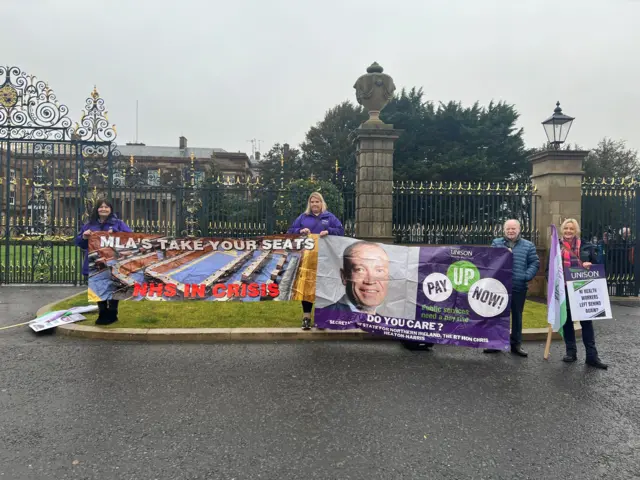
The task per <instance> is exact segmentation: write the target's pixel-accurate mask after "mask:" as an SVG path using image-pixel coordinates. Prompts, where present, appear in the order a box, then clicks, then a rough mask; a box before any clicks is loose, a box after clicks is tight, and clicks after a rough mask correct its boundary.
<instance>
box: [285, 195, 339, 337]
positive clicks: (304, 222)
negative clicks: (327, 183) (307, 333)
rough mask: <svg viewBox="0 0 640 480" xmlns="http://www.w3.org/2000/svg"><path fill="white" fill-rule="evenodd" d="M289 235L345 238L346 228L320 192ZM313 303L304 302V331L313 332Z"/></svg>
mask: <svg viewBox="0 0 640 480" xmlns="http://www.w3.org/2000/svg"><path fill="white" fill-rule="evenodd" d="M287 233H299V234H302V235H308V234H310V233H316V234H318V235H320V236H321V237H324V236H325V235H339V236H344V228H343V227H342V223H340V220H338V219H337V217H336V216H335V215H334V214H333V213H331V212H330V211H328V210H327V204H326V203H325V201H324V198H323V197H322V195H321V194H320V193H319V192H313V193H312V194H311V195H310V196H309V200H308V201H307V209H306V210H305V211H304V213H303V214H302V215H300V216H299V217H298V218H296V220H295V221H294V222H293V225H291V228H289V230H288V231H287ZM312 309H313V303H312V302H305V301H303V302H302V329H303V330H311V310H312Z"/></svg>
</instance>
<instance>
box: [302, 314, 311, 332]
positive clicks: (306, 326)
mask: <svg viewBox="0 0 640 480" xmlns="http://www.w3.org/2000/svg"><path fill="white" fill-rule="evenodd" d="M302 329H303V330H311V319H310V318H307V317H303V318H302Z"/></svg>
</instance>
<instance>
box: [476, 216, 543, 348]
mask: <svg viewBox="0 0 640 480" xmlns="http://www.w3.org/2000/svg"><path fill="white" fill-rule="evenodd" d="M503 230H504V236H503V237H502V238H496V239H495V240H494V241H493V242H492V243H491V246H492V247H495V248H508V249H509V251H511V252H512V253H513V280H512V287H511V339H510V340H511V353H513V354H515V355H518V356H520V357H527V356H528V354H527V352H525V351H524V350H523V349H522V313H523V311H524V303H525V301H526V299H527V290H528V287H529V286H528V283H529V282H530V281H531V280H533V277H535V276H536V273H538V269H539V268H540V258H538V253H537V252H536V247H535V245H534V244H533V243H531V242H530V241H529V240H525V239H524V238H521V237H520V230H521V227H520V222H519V221H518V220H514V219H511V220H507V221H506V222H504V227H503ZM499 351H500V350H495V349H485V350H484V352H485V353H495V352H499Z"/></svg>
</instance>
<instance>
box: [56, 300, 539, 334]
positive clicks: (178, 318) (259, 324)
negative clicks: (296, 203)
mask: <svg viewBox="0 0 640 480" xmlns="http://www.w3.org/2000/svg"><path fill="white" fill-rule="evenodd" d="M83 305H89V303H88V302H87V294H86V293H80V294H78V295H76V296H74V297H72V298H70V299H69V300H65V301H63V302H60V303H57V304H56V305H55V306H53V308H52V310H63V309H65V308H71V307H78V306H83ZM85 316H86V317H87V320H85V321H82V322H78V324H79V325H93V324H94V322H95V320H96V317H97V314H96V313H87V314H85ZM118 319H119V321H118V322H116V323H115V324H113V325H109V326H107V327H105V328H278V327H296V328H297V327H299V326H300V321H301V319H302V307H301V306H300V302H253V303H240V302H232V303H221V302H148V301H142V302H133V301H125V302H120V306H119V313H118ZM546 326H547V306H546V305H545V304H543V303H538V302H532V301H527V303H526V304H525V307H524V325H523V328H544V327H546Z"/></svg>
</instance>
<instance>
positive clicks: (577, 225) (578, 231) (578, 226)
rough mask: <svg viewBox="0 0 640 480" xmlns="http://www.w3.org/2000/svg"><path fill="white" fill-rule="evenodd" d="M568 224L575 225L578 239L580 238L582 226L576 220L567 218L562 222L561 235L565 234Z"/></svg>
mask: <svg viewBox="0 0 640 480" xmlns="http://www.w3.org/2000/svg"><path fill="white" fill-rule="evenodd" d="M568 223H573V225H574V226H575V227H576V237H578V238H580V233H581V230H580V224H579V223H578V221H577V220H576V219H575V218H567V219H566V220H565V221H564V222H562V225H560V235H562V234H563V232H564V227H566V226H567V224H568Z"/></svg>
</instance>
